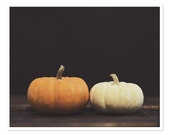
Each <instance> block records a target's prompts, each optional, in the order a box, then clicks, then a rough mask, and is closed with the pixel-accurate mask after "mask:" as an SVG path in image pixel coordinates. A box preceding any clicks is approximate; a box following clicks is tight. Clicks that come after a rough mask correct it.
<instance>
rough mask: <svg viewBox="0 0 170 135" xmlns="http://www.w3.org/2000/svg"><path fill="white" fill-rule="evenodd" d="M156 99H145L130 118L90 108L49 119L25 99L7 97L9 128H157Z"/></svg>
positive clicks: (157, 106) (157, 105) (127, 115)
mask: <svg viewBox="0 0 170 135" xmlns="http://www.w3.org/2000/svg"><path fill="white" fill-rule="evenodd" d="M159 119H160V117H159V98H155V97H150V98H145V102H144V105H143V109H142V110H140V111H138V112H136V113H133V114H101V113H97V112H96V111H95V110H93V108H92V107H91V105H90V104H87V106H86V108H85V109H84V110H82V111H81V112H79V113H77V114H74V115H65V116H48V115H42V114H38V113H37V112H35V111H34V110H33V109H32V108H31V107H30V105H29V103H28V102H27V98H26V96H23V95H11V96H10V127H159Z"/></svg>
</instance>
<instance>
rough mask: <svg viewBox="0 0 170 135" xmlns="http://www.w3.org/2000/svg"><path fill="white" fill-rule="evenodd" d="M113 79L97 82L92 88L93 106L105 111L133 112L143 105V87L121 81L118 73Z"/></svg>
mask: <svg viewBox="0 0 170 135" xmlns="http://www.w3.org/2000/svg"><path fill="white" fill-rule="evenodd" d="M110 76H111V77H112V78H113V81H110V82H101V83H97V84H95V85H94V86H93V87H92V88H91V90H90V102H91V105H92V107H93V108H94V109H95V110H96V111H99V112H103V113H132V112H135V111H137V110H138V109H140V108H141V107H142V104H143V102H144V95H143V92H142V89H141V88H140V87H139V86H138V85H137V84H134V83H126V82H119V80H118V78H117V76H116V74H111V75H110Z"/></svg>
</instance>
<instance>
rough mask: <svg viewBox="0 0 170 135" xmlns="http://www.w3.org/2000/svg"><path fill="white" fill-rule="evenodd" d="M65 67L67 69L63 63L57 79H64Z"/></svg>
mask: <svg viewBox="0 0 170 135" xmlns="http://www.w3.org/2000/svg"><path fill="white" fill-rule="evenodd" d="M64 69H65V68H64V66H63V65H61V66H60V68H59V69H58V72H57V76H56V78H57V79H62V74H63V72H64Z"/></svg>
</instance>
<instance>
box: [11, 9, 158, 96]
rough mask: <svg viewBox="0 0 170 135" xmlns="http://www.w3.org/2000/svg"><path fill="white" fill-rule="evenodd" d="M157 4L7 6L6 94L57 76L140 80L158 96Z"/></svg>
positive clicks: (93, 80) (148, 91)
mask: <svg viewBox="0 0 170 135" xmlns="http://www.w3.org/2000/svg"><path fill="white" fill-rule="evenodd" d="M159 11H160V9H159V7H10V94H26V93H27V88H28V86H29V84H30V82H31V81H32V80H33V79H35V78H37V77H42V76H55V75H56V72H57V70H58V68H59V66H60V65H61V64H63V65H64V66H65V68H66V69H65V72H64V74H63V76H77V77H81V78H83V79H84V80H85V81H86V83H87V84H88V86H89V89H90V88H91V87H92V86H93V85H94V84H96V83H98V82H102V81H111V80H112V79H111V77H110V76H109V74H110V73H116V74H117V75H118V77H119V80H120V81H126V82H134V83H136V84H138V85H139V86H140V87H141V88H142V89H143V92H144V95H145V96H159V40H160V39H159V38H160V35H159V25H160V24H159V19H160V18H159Z"/></svg>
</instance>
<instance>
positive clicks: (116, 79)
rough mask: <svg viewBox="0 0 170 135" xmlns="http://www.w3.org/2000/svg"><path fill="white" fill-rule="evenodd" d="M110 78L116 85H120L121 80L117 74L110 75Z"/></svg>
mask: <svg viewBox="0 0 170 135" xmlns="http://www.w3.org/2000/svg"><path fill="white" fill-rule="evenodd" d="M110 76H111V77H112V78H113V81H114V83H115V84H117V85H119V79H118V77H117V75H116V74H110Z"/></svg>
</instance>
